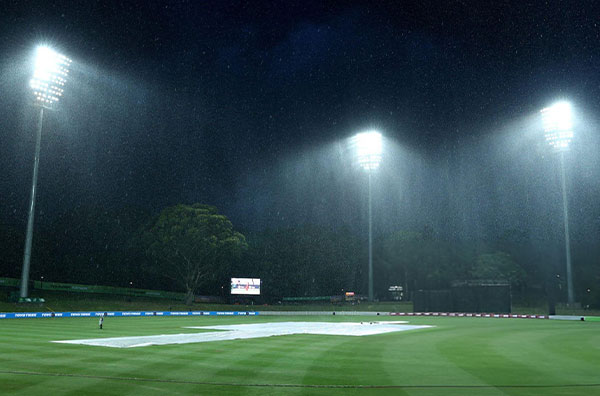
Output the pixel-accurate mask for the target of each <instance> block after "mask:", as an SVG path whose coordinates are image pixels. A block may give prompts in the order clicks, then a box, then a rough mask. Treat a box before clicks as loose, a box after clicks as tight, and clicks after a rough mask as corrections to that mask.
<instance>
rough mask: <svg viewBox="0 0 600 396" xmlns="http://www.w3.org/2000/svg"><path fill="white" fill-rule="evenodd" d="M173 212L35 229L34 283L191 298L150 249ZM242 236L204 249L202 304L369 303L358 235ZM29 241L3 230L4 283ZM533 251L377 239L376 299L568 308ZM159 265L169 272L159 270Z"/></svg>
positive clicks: (581, 270) (578, 271)
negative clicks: (238, 291) (462, 298)
mask: <svg viewBox="0 0 600 396" xmlns="http://www.w3.org/2000/svg"><path fill="white" fill-rule="evenodd" d="M180 206H181V207H185V206H183V205H180ZM196 206H198V205H196ZM192 207H194V206H192ZM198 207H202V208H204V207H206V206H205V205H204V206H203V205H199V206H198ZM172 208H175V207H171V208H170V209H172ZM187 208H190V207H187ZM206 208H213V207H206ZM211 210H214V215H215V216H218V218H219V219H222V220H224V221H226V223H227V224H228V225H227V224H226V226H228V227H229V228H230V229H231V230H230V231H233V228H234V227H232V226H231V223H230V222H229V220H227V218H226V217H225V216H222V215H218V213H217V212H216V208H213V209H211ZM165 213H166V210H165V211H163V212H162V213H161V215H152V214H151V213H149V212H146V211H143V210H139V209H137V208H133V207H128V208H123V209H120V210H106V209H102V208H98V207H88V208H84V207H81V208H77V209H75V210H72V211H70V212H68V213H65V214H64V215H63V216H60V217H59V220H57V221H56V223H54V224H52V225H51V227H48V226H46V227H38V228H37V229H36V231H35V236H34V246H33V257H32V266H31V275H30V279H32V280H40V279H43V280H44V281H54V282H70V283H81V284H98V285H109V286H126V287H136V288H147V289H159V290H171V291H181V292H185V291H186V290H185V288H184V287H182V283H181V282H178V281H177V278H176V277H173V276H165V275H168V272H169V268H170V266H171V265H172V264H170V263H172V261H169V260H171V259H173V257H170V256H168V255H167V256H164V255H163V256H161V252H160V250H158V253H156V252H157V250H156V249H154V250H153V249H151V248H150V243H151V242H149V239H148V235H149V232H150V231H151V230H156V229H157V227H158V225H160V222H159V221H158V219H160V216H165ZM173 216H174V215H173ZM175 217H177V216H175ZM178 219H179V220H178ZM174 221H175V222H177V221H179V222H180V223H178V224H177V227H180V228H183V229H184V230H185V229H186V227H188V228H189V227H191V226H190V225H189V223H186V222H185V221H183V220H180V217H177V218H175V220H174ZM190 229H191V228H190ZM200 229H202V225H200ZM51 230H52V231H51ZM167 232H168V231H167ZM202 232H204V231H202ZM235 234H236V235H240V237H239V238H242V239H240V241H241V242H242V245H240V247H241V248H242V249H241V250H240V252H241V253H240V254H235V255H223V256H222V257H221V255H219V254H218V251H219V249H221V250H224V249H227V248H226V247H224V246H225V245H218V246H216V247H215V246H212V247H210V246H208V245H206V246H203V247H201V248H200V249H199V250H200V252H199V254H200V256H201V255H202V254H203V253H202V251H203V250H206V249H209V248H215V249H216V250H215V251H216V252H217V253H216V255H217V256H218V257H217V258H216V259H215V260H213V261H212V264H210V265H211V267H208V266H207V267H206V268H204V269H203V271H204V272H202V271H201V276H200V279H199V280H198V283H197V284H195V285H194V286H193V290H192V291H193V292H194V293H195V294H196V295H214V296H220V297H224V298H227V297H228V294H229V293H228V289H229V278H230V277H257V278H261V279H262V282H263V287H262V297H261V298H262V299H263V300H264V301H266V302H271V303H273V302H277V301H280V300H281V298H283V297H302V296H331V295H341V294H343V293H344V292H345V291H355V292H357V293H359V294H366V291H367V244H366V240H365V238H364V237H363V235H357V234H356V233H355V232H353V231H352V230H351V229H349V228H346V227H343V226H342V227H340V228H338V229H334V228H328V227H323V226H311V225H303V226H297V227H287V228H277V229H266V230H263V231H252V232H242V234H243V235H241V234H239V233H237V232H236V233H235ZM244 238H245V240H244ZM23 241H24V230H22V229H20V228H17V227H13V226H9V225H6V224H4V225H2V226H1V227H0V243H1V245H2V246H3V254H2V260H1V261H0V264H1V266H0V276H3V277H14V278H18V277H20V276H21V265H22V252H23ZM184 243H188V244H189V243H190V242H184ZM534 245H535V241H534V240H531V238H530V237H529V236H528V235H527V234H526V233H523V232H519V231H518V230H506V231H505V232H504V233H503V234H502V235H501V237H499V238H496V239H494V240H488V241H485V240H450V239H447V238H444V237H443V236H442V235H440V234H438V233H437V232H436V230H435V229H433V228H432V227H431V226H428V225H424V226H422V227H421V228H420V229H416V230H397V231H395V232H390V233H386V234H383V235H377V236H376V238H375V240H374V280H375V283H374V285H375V296H376V297H377V298H379V299H380V300H386V299H389V298H390V297H391V295H390V294H389V293H388V291H387V290H388V287H389V286H391V285H400V286H403V288H404V290H405V296H406V297H408V298H410V293H411V292H412V291H414V290H419V289H443V288H447V287H449V286H450V284H451V282H452V281H454V280H463V279H502V280H508V281H510V282H511V284H512V289H513V293H514V295H515V297H516V298H517V302H523V303H538V304H539V303H543V301H545V299H546V292H547V291H548V290H549V288H553V289H554V290H556V291H557V293H558V295H557V297H558V300H559V301H564V300H566V282H565V274H564V266H563V265H557V264H552V261H551V260H550V261H548V260H546V259H545V257H544V255H543V254H540V253H539V251H538V250H537V249H535V246H534ZM573 251H574V252H575V254H574V257H573V258H574V260H573V261H574V263H575V265H574V267H573V268H574V280H575V294H576V298H577V301H580V302H581V303H582V304H583V305H584V306H588V305H589V306H590V307H599V306H600V293H599V291H598V288H597V280H598V279H599V278H600V270H599V269H598V266H597V265H595V260H597V257H598V254H599V253H600V252H598V251H594V249H589V248H586V247H585V246H577V245H574V249H573ZM200 256H199V257H200ZM156 263H159V264H160V266H159V270H158V271H157V270H156ZM207 269H208V271H209V273H207V272H206V271H207ZM42 277H43V278H42ZM519 299H520V300H521V301H519Z"/></svg>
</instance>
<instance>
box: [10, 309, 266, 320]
mask: <svg viewBox="0 0 600 396" xmlns="http://www.w3.org/2000/svg"><path fill="white" fill-rule="evenodd" d="M256 315H258V312H254V311H89V312H1V313H0V319H29V318H32V319H33V318H85V317H99V316H112V317H115V316H130V317H131V316H256Z"/></svg>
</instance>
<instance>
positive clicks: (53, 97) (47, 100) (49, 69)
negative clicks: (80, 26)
mask: <svg viewBox="0 0 600 396" xmlns="http://www.w3.org/2000/svg"><path fill="white" fill-rule="evenodd" d="M70 65H71V60H70V59H69V58H67V57H66V56H64V55H61V54H59V53H57V52H55V51H54V50H52V49H50V48H48V47H46V46H40V47H38V48H37V50H36V57H35V70H34V72H33V77H32V79H31V81H30V83H29V85H30V87H31V89H32V90H33V95H34V105H35V106H36V107H38V108H39V110H40V115H39V118H38V126H37V134H36V140H35V157H34V160H33V180H32V182H31V200H30V201H29V217H28V219H27V235H26V238H25V252H24V254H23V273H22V276H21V290H20V297H21V298H25V297H27V294H28V283H29V265H30V261H31V243H32V241H33V219H34V215H35V196H36V191H37V178H38V168H39V163H40V145H41V141H42V122H43V119H44V110H52V109H53V108H54V105H55V104H56V103H57V102H58V101H59V99H60V97H61V96H62V94H63V91H64V85H65V83H66V81H67V80H66V79H67V76H68V74H69V67H70Z"/></svg>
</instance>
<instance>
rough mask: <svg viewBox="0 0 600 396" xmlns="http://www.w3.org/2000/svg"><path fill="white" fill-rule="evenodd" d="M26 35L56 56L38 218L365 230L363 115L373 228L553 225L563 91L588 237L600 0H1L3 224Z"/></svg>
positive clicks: (599, 169)
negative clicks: (540, 121) (64, 63)
mask: <svg viewBox="0 0 600 396" xmlns="http://www.w3.org/2000/svg"><path fill="white" fill-rule="evenodd" d="M40 43H44V44H48V45H51V46H53V47H55V48H56V49H58V50H59V51H62V52H64V53H65V54H67V55H68V56H69V57H70V58H72V59H73V71H72V73H71V77H70V80H69V82H68V85H67V89H66V94H65V98H64V100H63V101H62V103H61V106H60V108H59V109H58V110H57V111H56V112H53V113H50V114H49V115H48V116H47V117H46V119H45V124H44V134H43V141H42V153H41V164H40V179H39V195H38V217H36V226H37V225H38V224H39V225H40V227H51V225H52V224H54V222H56V221H57V220H58V219H60V218H61V216H63V215H64V214H65V213H67V212H68V211H69V210H72V209H73V208H77V207H82V206H100V207H106V208H120V207H125V206H131V205H132V206H139V207H142V208H145V209H147V210H150V211H152V212H157V211H159V210H161V209H163V208H164V207H166V206H169V205H174V204H178V203H193V202H202V203H208V204H213V205H216V206H217V207H218V208H219V210H220V211H221V212H223V213H225V214H226V215H227V216H228V217H230V218H231V219H232V221H233V222H234V225H235V226H236V227H238V228H240V229H242V230H254V229H262V228H265V227H278V226H282V225H295V224H302V223H316V224H319V225H325V226H329V227H333V228H335V227H338V226H342V225H345V226H350V227H355V228H356V229H357V230H364V218H365V215H366V209H365V202H366V198H365V187H364V186H365V177H364V174H361V172H360V171H359V170H357V169H355V167H353V166H352V160H351V158H350V157H351V156H350V153H349V152H348V150H347V149H346V147H345V143H344V142H345V139H346V138H348V137H350V136H351V135H352V134H354V133H356V132H359V131H362V130H364V129H373V128H375V129H378V130H380V131H381V132H382V134H383V135H384V136H385V138H386V142H387V143H386V150H387V151H386V156H385V157H384V162H383V163H382V166H381V169H380V172H378V174H377V175H375V176H374V205H375V209H374V216H375V224H376V232H379V233H381V232H385V231H387V230H394V229H419V228H420V227H423V226H424V225H425V224H429V225H431V226H432V227H433V228H434V229H435V230H436V232H438V233H443V234H448V235H455V234H456V236H458V237H465V238H474V237H487V236H490V235H491V236H494V235H499V234H501V233H502V232H504V231H505V230H507V229H511V228H520V229H525V230H526V231H527V232H529V233H535V234H536V235H537V237H539V238H545V234H544V233H545V232H548V231H547V230H555V232H554V234H552V235H553V236H551V237H548V238H558V237H560V235H561V234H560V231H561V228H560V227H561V221H562V218H561V217H560V215H559V213H560V190H559V189H558V184H557V180H558V179H557V177H556V164H555V161H554V158H553V157H552V155H551V154H549V153H546V152H545V151H544V147H542V146H543V144H542V143H543V142H542V141H541V135H540V131H539V129H540V128H539V125H538V126H537V127H536V126H535V125H537V124H536V122H534V121H535V119H536V117H538V111H539V109H541V108H542V107H544V106H546V105H548V104H550V103H552V102H553V101H555V100H557V99H569V100H571V101H572V103H573V105H574V107H575V108H576V109H577V111H578V117H579V118H578V122H579V128H578V129H577V130H576V136H577V138H576V139H575V141H574V142H573V150H572V151H571V153H569V158H568V164H567V165H568V172H569V176H570V178H569V193H570V199H571V204H572V206H573V208H574V209H573V215H572V221H573V223H574V224H576V225H574V227H573V228H574V231H573V232H574V235H575V237H574V238H575V239H576V241H577V238H579V240H583V239H586V240H590V241H596V240H598V236H599V235H600V211H599V208H598V206H599V205H598V204H597V198H598V196H599V195H598V194H599V193H600V182H599V180H600V163H599V160H598V158H597V157H598V156H597V151H598V146H599V139H598V133H597V132H598V126H597V125H598V115H599V114H600V101H599V100H598V99H599V98H600V73H599V70H600V44H599V43H600V3H598V2H594V1H577V2H573V1H556V2H542V1H533V2H526V1H515V2H506V1H494V2H487V1H475V2H467V1H448V2H442V1H427V0H425V1H423V0H421V1H414V2H413V1H402V2H400V1H397V2H384V1H374V2H327V1H310V0H305V1H297V2H292V1H285V2H229V1H167V2H159V1H148V2H125V1H121V2H100V1H84V2H70V1H65V2H60V1H52V0H48V1H3V2H1V3H0V54H1V57H0V71H1V74H0V138H1V143H2V144H1V147H0V166H1V168H2V177H1V178H0V199H1V211H0V220H1V222H2V223H3V224H10V225H16V226H21V225H22V226H23V227H24V224H25V222H26V218H27V211H26V210H27V200H28V197H29V188H30V183H31V169H32V166H33V152H34V142H35V138H34V131H35V120H36V114H37V113H36V111H35V109H34V108H33V107H32V106H31V105H30V102H31V93H30V90H29V88H28V85H27V84H28V80H29V78H30V76H31V71H32V58H33V53H34V49H35V47H36V45H38V44H40ZM532 120H533V121H532ZM23 229H24V228H23Z"/></svg>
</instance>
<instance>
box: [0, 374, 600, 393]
mask: <svg viewBox="0 0 600 396" xmlns="http://www.w3.org/2000/svg"><path fill="white" fill-rule="evenodd" d="M0 374H8V375H29V376H47V377H71V378H88V379H100V380H111V381H130V382H157V383H169V384H186V385H207V386H229V387H263V388H331V389H492V388H500V389H511V388H598V387H600V383H596V384H505V385H503V384H497V385H357V384H255V383H235V382H210V381H191V380H174V379H161V378H141V377H112V376H105V375H89V374H73V373H41V372H35V371H11V370H0Z"/></svg>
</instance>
